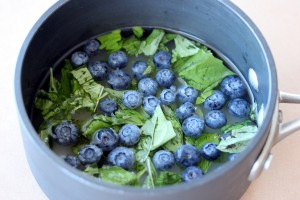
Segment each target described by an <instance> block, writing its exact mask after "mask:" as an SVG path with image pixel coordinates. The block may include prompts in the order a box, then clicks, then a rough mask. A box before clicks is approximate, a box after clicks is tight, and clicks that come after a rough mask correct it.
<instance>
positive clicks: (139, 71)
mask: <svg viewBox="0 0 300 200" xmlns="http://www.w3.org/2000/svg"><path fill="white" fill-rule="evenodd" d="M131 69H132V72H133V76H134V77H135V78H136V79H137V80H140V79H142V78H145V77H146V75H145V74H144V72H145V70H146V69H147V64H146V63H145V62H143V61H137V62H135V63H134V64H133V65H132V68H131Z"/></svg>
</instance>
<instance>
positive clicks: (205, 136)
mask: <svg viewBox="0 0 300 200" xmlns="http://www.w3.org/2000/svg"><path fill="white" fill-rule="evenodd" d="M207 142H212V143H215V144H219V136H218V134H215V133H202V134H201V135H200V136H199V137H197V138H196V139H195V141H194V146H195V147H196V148H197V149H201V147H202V146H203V145H204V144H205V143H207Z"/></svg>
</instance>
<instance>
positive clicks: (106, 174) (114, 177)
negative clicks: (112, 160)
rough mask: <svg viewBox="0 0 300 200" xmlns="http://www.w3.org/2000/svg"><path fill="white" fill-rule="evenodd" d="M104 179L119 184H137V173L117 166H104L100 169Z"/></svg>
mask: <svg viewBox="0 0 300 200" xmlns="http://www.w3.org/2000/svg"><path fill="white" fill-rule="evenodd" d="M99 172H100V177H101V179H102V180H103V181H106V182H110V183H115V184H118V185H135V184H136V182H137V175H136V174H135V173H133V172H129V171H126V170H125V169H123V168H121V167H117V166H103V167H102V168H100V169H99Z"/></svg>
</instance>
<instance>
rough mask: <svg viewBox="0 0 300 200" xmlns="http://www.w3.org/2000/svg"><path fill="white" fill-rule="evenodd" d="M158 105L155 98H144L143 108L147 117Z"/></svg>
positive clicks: (158, 102)
mask: <svg viewBox="0 0 300 200" xmlns="http://www.w3.org/2000/svg"><path fill="white" fill-rule="evenodd" d="M159 104H160V101H159V100H158V98H156V97H155V96H147V97H144V100H143V106H144V110H145V112H146V113H147V114H148V115H151V116H152V115H153V113H154V111H155V109H156V106H157V105H159Z"/></svg>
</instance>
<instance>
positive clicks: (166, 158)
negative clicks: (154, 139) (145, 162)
mask: <svg viewBox="0 0 300 200" xmlns="http://www.w3.org/2000/svg"><path fill="white" fill-rule="evenodd" d="M152 161H153V165H154V167H155V168H156V169H158V170H168V169H171V168H172V167H173V166H174V165H175V158H174V155H173V153H172V152H170V151H167V150H159V151H157V152H155V154H154V156H153V159H152Z"/></svg>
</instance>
